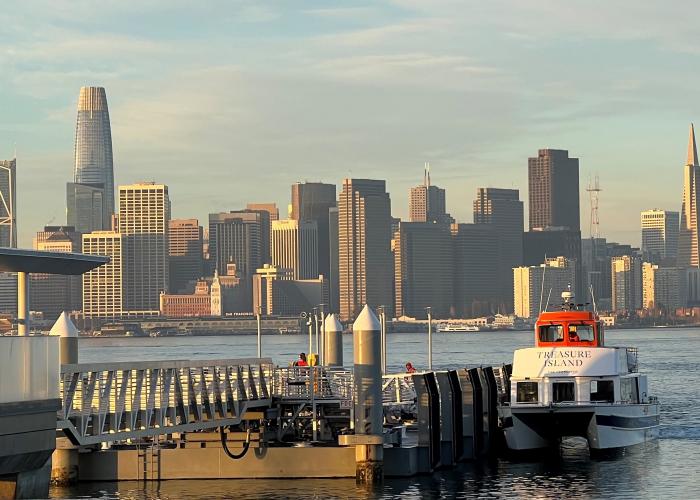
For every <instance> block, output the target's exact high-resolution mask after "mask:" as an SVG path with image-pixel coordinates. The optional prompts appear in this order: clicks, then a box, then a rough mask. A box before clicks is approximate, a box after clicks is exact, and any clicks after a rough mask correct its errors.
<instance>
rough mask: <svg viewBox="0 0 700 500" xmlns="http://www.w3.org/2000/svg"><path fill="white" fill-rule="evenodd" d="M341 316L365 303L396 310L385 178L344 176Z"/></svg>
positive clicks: (340, 229)
mask: <svg viewBox="0 0 700 500" xmlns="http://www.w3.org/2000/svg"><path fill="white" fill-rule="evenodd" d="M338 250H339V272H340V276H339V278H340V280H339V285H340V316H341V318H342V319H343V320H350V319H353V318H354V317H355V316H356V315H357V314H358V313H359V312H360V310H361V309H362V307H363V306H364V305H365V304H370V305H371V306H374V307H376V306H380V305H384V306H386V307H387V312H388V313H391V310H393V302H394V300H393V295H392V291H393V278H394V277H393V274H394V273H393V259H392V256H391V200H390V199H389V194H388V193H387V192H386V183H385V181H380V180H370V179H345V180H343V190H342V192H341V193H340V199H339V203H338Z"/></svg>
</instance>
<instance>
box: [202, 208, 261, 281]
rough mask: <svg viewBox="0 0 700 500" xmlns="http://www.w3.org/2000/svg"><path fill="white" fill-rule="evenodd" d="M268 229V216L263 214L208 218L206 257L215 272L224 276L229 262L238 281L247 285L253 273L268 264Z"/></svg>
mask: <svg viewBox="0 0 700 500" xmlns="http://www.w3.org/2000/svg"><path fill="white" fill-rule="evenodd" d="M269 228H270V219H269V214H268V212H265V211H262V210H238V211H231V212H222V213H216V214H209V255H210V259H211V260H212V261H213V263H214V268H215V269H216V270H218V272H219V274H223V273H224V272H225V271H226V269H227V265H228V264H229V263H230V262H232V263H234V264H236V270H237V272H238V275H239V276H240V277H241V279H242V280H244V281H245V282H246V283H249V282H250V279H251V278H252V276H253V274H255V270H256V269H258V268H260V267H262V266H263V264H265V263H267V262H266V260H267V259H266V256H265V249H266V248H268V249H269V247H270V241H269V234H270V229H269ZM268 253H269V250H268Z"/></svg>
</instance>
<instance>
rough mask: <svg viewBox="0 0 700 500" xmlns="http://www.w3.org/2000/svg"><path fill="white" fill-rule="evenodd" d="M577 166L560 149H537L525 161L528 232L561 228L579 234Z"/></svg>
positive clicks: (576, 159)
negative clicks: (528, 204) (532, 156)
mask: <svg viewBox="0 0 700 500" xmlns="http://www.w3.org/2000/svg"><path fill="white" fill-rule="evenodd" d="M578 170H579V162H578V158H570V157H569V152H568V151H566V150H562V149H540V150H539V151H538V154H537V156H536V157H534V158H528V189H529V192H528V197H529V202H530V230H531V231H532V230H533V229H535V228H548V227H564V228H567V229H569V230H570V231H580V230H581V221H580V212H579V210H580V207H579V182H578Z"/></svg>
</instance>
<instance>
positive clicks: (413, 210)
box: [408, 164, 453, 224]
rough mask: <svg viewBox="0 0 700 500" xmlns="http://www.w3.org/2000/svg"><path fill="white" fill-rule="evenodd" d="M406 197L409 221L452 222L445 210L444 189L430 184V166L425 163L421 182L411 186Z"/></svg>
mask: <svg viewBox="0 0 700 500" xmlns="http://www.w3.org/2000/svg"><path fill="white" fill-rule="evenodd" d="M408 194H409V197H408V218H409V221H410V222H440V223H445V224H450V223H451V222H453V220H452V217H450V214H448V213H447V212H446V205H445V190H444V189H442V188H439V187H437V186H433V185H431V184H430V166H429V165H427V164H426V166H425V171H424V172H423V184H422V185H421V186H416V187H412V188H411V189H410V191H409V193H408Z"/></svg>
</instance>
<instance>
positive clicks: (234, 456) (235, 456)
mask: <svg viewBox="0 0 700 500" xmlns="http://www.w3.org/2000/svg"><path fill="white" fill-rule="evenodd" d="M219 431H220V432H221V446H222V447H223V449H224V452H225V453H226V455H228V457H229V458H232V459H233V460H238V459H240V458H243V457H244V456H245V454H246V453H248V449H249V448H250V429H248V434H247V435H246V439H245V443H243V450H242V451H241V452H240V453H238V454H236V453H231V450H229V449H228V443H227V439H226V432H225V431H224V428H223V427H219Z"/></svg>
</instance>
